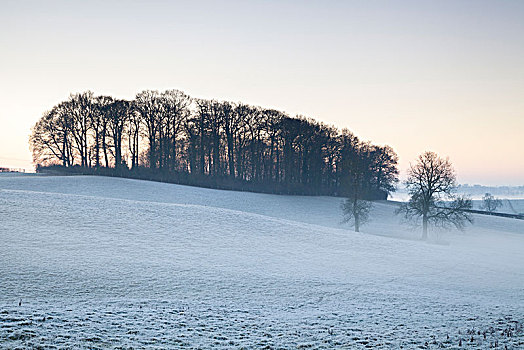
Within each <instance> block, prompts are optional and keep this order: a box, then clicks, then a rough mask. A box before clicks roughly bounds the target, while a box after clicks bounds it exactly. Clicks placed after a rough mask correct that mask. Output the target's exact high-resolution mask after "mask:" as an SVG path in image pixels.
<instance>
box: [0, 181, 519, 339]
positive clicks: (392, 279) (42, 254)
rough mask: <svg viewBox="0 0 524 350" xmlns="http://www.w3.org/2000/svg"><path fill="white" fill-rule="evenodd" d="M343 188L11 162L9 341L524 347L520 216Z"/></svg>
mask: <svg viewBox="0 0 524 350" xmlns="http://www.w3.org/2000/svg"><path fill="white" fill-rule="evenodd" d="M340 202H341V199H340V198H331V197H296V196H275V195H266V194H254V193H242V192H232V191H219V190H210V189H202V188H196V187H186V186H179V185H172V184H163V183H155V182H146V181H136V180H128V179H118V178H104V177H84V176H76V177H60V176H37V175H23V176H20V175H18V176H15V175H7V174H2V175H0V241H1V244H0V347H2V348H17V347H18V348H34V347H38V346H41V347H45V348H78V347H80V348H143V347H151V348H177V347H179V348H211V347H214V348H216V347H224V348H227V347H231V348H242V347H245V348H265V347H266V348H302V347H303V348H309V347H310V348H394V349H396V348H400V347H403V348H419V347H420V348H441V347H445V348H458V347H459V342H460V343H461V345H462V348H464V347H470V348H489V347H490V346H491V345H497V346H498V347H499V348H502V349H503V348H504V346H507V347H508V348H509V349H511V348H513V349H517V348H523V347H524V332H523V330H522V323H523V322H524V220H516V219H508V218H501V217H489V216H481V215H476V216H474V219H475V222H474V224H473V225H472V226H469V227H468V228H467V229H466V231H465V232H463V233H461V232H456V231H454V232H431V233H430V235H431V236H432V237H434V238H433V240H432V241H431V242H421V241H419V240H416V238H417V237H418V236H419V231H418V229H412V228H411V227H410V226H408V225H407V224H405V223H403V222H402V221H401V220H400V218H398V217H397V216H395V215H394V210H395V206H394V205H392V204H388V203H386V202H382V203H376V204H375V205H374V209H373V211H372V215H371V219H372V221H371V222H370V223H369V224H368V225H366V226H364V227H363V228H362V231H363V233H355V232H353V231H351V230H350V228H349V227H347V226H345V225H342V224H340V221H341V213H340V208H339V206H340ZM435 237H438V239H437V238H435ZM20 299H21V300H22V303H21V305H20V306H19V301H20Z"/></svg>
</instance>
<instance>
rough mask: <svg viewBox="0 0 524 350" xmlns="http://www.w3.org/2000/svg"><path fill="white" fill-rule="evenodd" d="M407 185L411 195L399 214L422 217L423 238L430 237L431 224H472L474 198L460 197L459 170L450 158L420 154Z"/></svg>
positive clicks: (433, 154) (411, 219)
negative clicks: (470, 210) (458, 193)
mask: <svg viewBox="0 0 524 350" xmlns="http://www.w3.org/2000/svg"><path fill="white" fill-rule="evenodd" d="M406 187H407V189H408V192H409V194H410V195H411V197H410V199H409V201H408V202H406V203H403V204H402V205H401V206H400V208H399V209H398V210H397V214H403V215H404V217H405V218H406V219H408V220H409V221H412V222H417V221H418V220H419V219H422V232H423V233H422V239H426V238H427V232H428V225H434V226H439V227H449V226H455V227H456V228H458V229H463V228H464V227H465V225H466V223H468V222H469V223H471V222H472V218H471V215H470V214H469V213H468V212H467V210H468V209H471V207H472V204H471V200H470V199H468V198H466V197H457V196H456V195H455V193H454V192H455V190H456V187H457V181H456V176H455V171H454V169H453V166H452V165H451V162H450V161H449V159H447V158H446V159H442V158H440V157H438V156H437V154H436V153H433V152H425V153H424V154H422V155H420V156H419V158H418V162H417V163H416V164H414V165H411V166H410V169H409V171H408V179H407V180H406Z"/></svg>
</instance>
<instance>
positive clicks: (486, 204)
mask: <svg viewBox="0 0 524 350" xmlns="http://www.w3.org/2000/svg"><path fill="white" fill-rule="evenodd" d="M501 205H502V201H501V200H500V199H498V198H495V197H494V196H493V195H492V194H491V193H486V194H485V195H484V197H482V209H484V210H486V211H487V212H490V213H493V212H494V211H495V210H497V208H498V207H500V206H501Z"/></svg>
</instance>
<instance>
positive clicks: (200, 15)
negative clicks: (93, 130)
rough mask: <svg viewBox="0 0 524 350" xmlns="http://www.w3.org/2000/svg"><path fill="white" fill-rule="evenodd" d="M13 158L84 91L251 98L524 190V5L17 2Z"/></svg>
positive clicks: (6, 150) (27, 162)
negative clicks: (44, 120)
mask: <svg viewBox="0 0 524 350" xmlns="http://www.w3.org/2000/svg"><path fill="white" fill-rule="evenodd" d="M0 50H1V51H0V166H11V167H23V168H30V167H31V155H30V153H29V147H28V136H29V133H30V128H31V127H32V126H33V125H34V123H35V122H36V121H37V120H38V119H39V118H40V117H41V116H42V113H43V112H44V111H46V110H48V109H50V108H51V107H52V106H53V105H55V104H57V103H58V102H60V101H63V100H66V99H67V98H68V96H69V94H70V93H71V92H81V91H84V90H88V89H89V90H92V91H94V92H95V93H96V94H109V95H112V96H115V97H120V98H127V99H132V98H133V97H134V95H135V94H136V93H137V92H139V91H141V90H143V89H158V90H163V89H168V88H175V89H180V90H183V91H185V92H186V93H188V94H190V95H191V96H193V97H203V98H217V99H225V100H230V101H242V102H246V103H250V104H254V105H260V106H263V107H272V108H276V109H279V110H283V111H285V112H287V113H289V114H290V115H295V114H303V115H305V116H308V117H312V118H315V119H317V120H319V121H322V122H325V123H328V124H334V125H335V126H337V127H339V128H343V127H347V128H349V129H350V130H351V131H353V132H354V133H355V134H356V135H358V136H359V137H360V138H361V139H363V140H370V141H372V142H373V143H375V144H389V145H391V146H392V147H393V148H394V149H395V151H396V152H397V153H398V155H399V157H400V168H401V171H402V174H403V175H404V174H405V170H406V168H407V167H408V165H409V162H412V161H414V160H415V158H416V157H417V155H418V154H420V153H422V152H424V151H426V150H432V151H435V152H437V153H439V154H440V155H441V156H449V157H450V160H451V161H452V163H453V164H454V166H455V169H456V171H457V174H458V179H459V181H460V182H461V183H469V184H484V185H524V1H520V0H514V1H502V0H496V1H495V0H494V1H481V0H471V1H460V0H453V1H442V0H439V1H437V0H435V1H421V0H415V1H392V0H383V1H372V0H362V1H289V0H288V1H108V0H104V1H20V0H15V1H3V0H0Z"/></svg>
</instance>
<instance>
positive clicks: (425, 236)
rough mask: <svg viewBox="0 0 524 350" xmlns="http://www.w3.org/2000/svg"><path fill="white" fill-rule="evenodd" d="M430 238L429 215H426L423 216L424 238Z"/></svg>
mask: <svg viewBox="0 0 524 350" xmlns="http://www.w3.org/2000/svg"><path fill="white" fill-rule="evenodd" d="M427 239H428V217H427V216H426V215H423V216H422V240H424V241H425V240H427Z"/></svg>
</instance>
